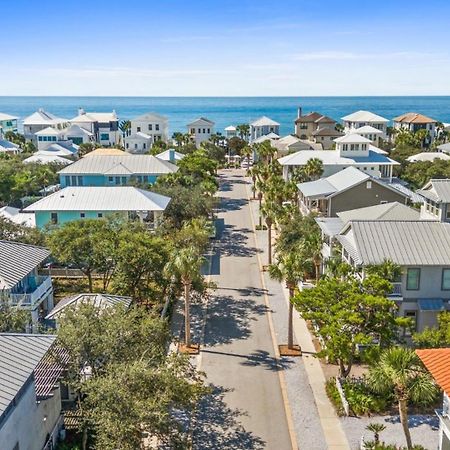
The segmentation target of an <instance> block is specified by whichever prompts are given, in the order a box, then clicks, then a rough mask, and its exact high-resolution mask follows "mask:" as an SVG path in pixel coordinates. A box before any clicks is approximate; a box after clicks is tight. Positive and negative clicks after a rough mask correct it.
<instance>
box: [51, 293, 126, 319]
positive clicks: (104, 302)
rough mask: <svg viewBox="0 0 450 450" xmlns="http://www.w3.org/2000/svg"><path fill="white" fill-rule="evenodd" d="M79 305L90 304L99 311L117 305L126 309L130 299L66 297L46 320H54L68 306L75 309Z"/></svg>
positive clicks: (107, 295)
mask: <svg viewBox="0 0 450 450" xmlns="http://www.w3.org/2000/svg"><path fill="white" fill-rule="evenodd" d="M80 303H90V304H92V305H94V306H96V307H97V308H100V309H103V308H105V307H108V306H115V305H118V304H122V305H124V306H125V307H126V308H128V307H129V306H130V304H131V297H124V296H120V295H109V294H78V295H74V296H72V297H66V298H63V299H62V300H61V301H60V302H59V303H58V304H57V305H56V306H55V307H54V308H53V309H52V310H51V311H50V313H49V314H48V315H47V316H46V319H54V318H55V317H57V316H58V315H59V314H60V313H61V311H63V310H64V309H65V308H67V307H68V306H72V307H75V306H77V305H78V304H80Z"/></svg>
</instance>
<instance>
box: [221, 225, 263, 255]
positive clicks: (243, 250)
mask: <svg viewBox="0 0 450 450" xmlns="http://www.w3.org/2000/svg"><path fill="white" fill-rule="evenodd" d="M250 233H252V231H251V230H250V229H248V228H235V227H234V226H232V225H227V226H226V227H225V230H224V233H223V235H222V238H221V241H220V250H221V254H222V255H223V256H242V257H247V258H248V257H251V256H254V255H256V253H261V250H260V249H258V248H256V247H250V246H248V245H247V241H248V239H249V234H250Z"/></svg>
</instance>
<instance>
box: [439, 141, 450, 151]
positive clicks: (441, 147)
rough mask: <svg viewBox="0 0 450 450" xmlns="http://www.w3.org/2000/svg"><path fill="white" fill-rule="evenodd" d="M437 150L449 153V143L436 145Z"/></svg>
mask: <svg viewBox="0 0 450 450" xmlns="http://www.w3.org/2000/svg"><path fill="white" fill-rule="evenodd" d="M437 148H438V149H439V150H440V151H441V152H445V153H450V142H447V143H446V144H441V145H438V146H437Z"/></svg>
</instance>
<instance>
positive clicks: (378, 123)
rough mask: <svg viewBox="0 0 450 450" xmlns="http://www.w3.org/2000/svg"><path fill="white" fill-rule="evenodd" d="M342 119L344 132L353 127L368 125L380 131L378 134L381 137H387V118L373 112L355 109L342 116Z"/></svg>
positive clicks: (349, 130)
mask: <svg viewBox="0 0 450 450" xmlns="http://www.w3.org/2000/svg"><path fill="white" fill-rule="evenodd" d="M342 121H343V123H344V132H345V133H349V132H351V131H352V130H354V129H358V128H362V127H365V126H370V127H372V128H375V129H376V130H380V131H381V132H382V134H381V135H380V136H379V137H380V138H381V139H386V137H387V124H388V123H389V119H386V118H384V117H381V116H379V115H378V114H374V113H373V112H370V111H356V112H354V113H352V114H349V115H347V116H344V117H342Z"/></svg>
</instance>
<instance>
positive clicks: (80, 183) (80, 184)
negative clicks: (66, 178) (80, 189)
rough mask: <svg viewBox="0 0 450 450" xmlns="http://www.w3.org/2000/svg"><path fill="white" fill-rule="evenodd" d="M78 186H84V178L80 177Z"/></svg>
mask: <svg viewBox="0 0 450 450" xmlns="http://www.w3.org/2000/svg"><path fill="white" fill-rule="evenodd" d="M77 178H78V186H83V177H82V176H80V175H79V176H78V177H77Z"/></svg>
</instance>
